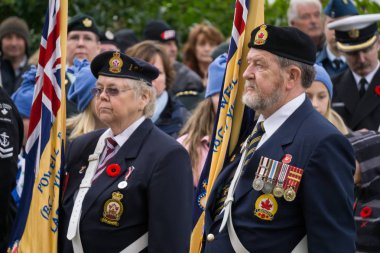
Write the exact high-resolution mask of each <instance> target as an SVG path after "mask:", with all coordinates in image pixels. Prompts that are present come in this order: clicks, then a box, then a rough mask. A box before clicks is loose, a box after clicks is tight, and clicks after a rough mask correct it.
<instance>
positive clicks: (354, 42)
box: [328, 14, 380, 131]
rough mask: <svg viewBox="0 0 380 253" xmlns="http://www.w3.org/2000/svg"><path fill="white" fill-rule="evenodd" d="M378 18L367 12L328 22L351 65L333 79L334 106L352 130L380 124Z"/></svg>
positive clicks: (372, 128)
mask: <svg viewBox="0 0 380 253" xmlns="http://www.w3.org/2000/svg"><path fill="white" fill-rule="evenodd" d="M379 20H380V14H366V15H355V16H351V17H346V18H343V19H340V20H337V21H334V22H331V23H329V24H328V27H329V28H330V29H334V30H335V37H336V40H337V47H338V49H339V50H340V51H341V52H342V54H343V55H344V56H345V58H346V60H347V64H348V67H349V68H348V69H347V70H346V71H345V72H343V73H342V74H340V75H338V76H336V77H334V78H333V79H332V82H333V84H334V95H333V100H332V107H333V108H334V110H335V111H336V112H337V113H339V115H340V116H341V117H342V118H343V120H344V122H345V123H346V125H347V126H348V127H349V128H350V129H352V130H353V131H356V130H361V129H368V130H374V131H376V130H378V129H379V125H380V99H379V96H380V86H379V84H380V63H379V59H378V53H379V50H380V42H379V34H378V26H377V22H378V21H379Z"/></svg>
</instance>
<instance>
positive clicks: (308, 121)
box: [203, 99, 355, 253]
mask: <svg viewBox="0 0 380 253" xmlns="http://www.w3.org/2000/svg"><path fill="white" fill-rule="evenodd" d="M285 154H290V155H292V160H291V162H290V165H293V166H296V167H298V168H302V169H303V170H304V173H303V177H302V180H301V183H300V187H299V189H298V193H297V196H296V198H295V200H294V201H292V202H287V201H286V200H284V198H276V200H277V203H278V210H277V213H276V214H275V215H274V218H273V220H272V221H267V220H262V219H260V218H258V217H256V216H255V215H254V209H255V202H256V200H257V199H258V197H259V196H261V195H262V194H263V193H262V192H258V191H255V190H254V189H253V188H252V181H253V179H254V177H255V173H256V169H257V167H258V165H259V161H260V157H261V156H266V157H268V158H271V159H274V160H277V161H281V160H282V158H283V157H284V155H285ZM239 160H240V158H239V159H235V160H234V161H233V162H232V163H230V164H229V165H227V166H226V167H225V168H224V169H223V170H222V172H221V173H220V175H219V176H218V178H217V179H216V181H215V185H214V187H213V189H212V191H211V193H210V196H209V201H208V203H207V206H206V213H205V228H204V238H205V241H204V243H203V252H207V253H209V252H218V253H224V252H225V253H227V252H234V251H233V249H232V245H231V243H230V240H229V237H228V233H227V227H225V228H224V230H223V231H222V232H220V233H219V232H218V231H219V227H220V225H221V221H222V216H223V215H219V216H217V217H216V219H215V220H213V219H212V218H211V211H210V210H212V209H213V205H214V202H215V197H216V189H217V188H218V186H219V185H220V184H222V183H223V182H224V181H225V180H226V178H227V177H228V176H229V175H230V173H231V171H233V170H234V169H235V168H236V167H237V165H238V163H239ZM354 164H355V162H354V155H353V150H352V147H351V146H350V144H349V142H348V141H347V139H346V138H345V137H344V136H343V135H342V134H340V132H339V131H338V130H337V129H336V128H335V127H334V126H333V125H332V124H330V122H328V121H327V120H326V119H325V118H323V116H321V115H320V114H319V113H318V112H317V111H315V110H314V109H313V107H312V105H311V103H310V101H309V100H308V99H306V100H305V102H304V103H303V104H302V105H301V106H300V107H299V108H298V109H297V110H296V111H295V112H294V113H293V114H292V115H291V116H290V117H289V118H288V119H287V120H286V121H285V122H284V123H283V124H282V125H281V126H280V128H279V129H278V130H277V131H276V132H275V133H274V134H273V135H272V136H271V137H270V138H269V139H268V140H267V141H266V142H265V143H264V144H263V145H262V146H261V147H260V148H259V149H258V150H257V151H256V152H255V154H254V155H253V157H252V158H251V160H250V162H249V164H248V165H247V166H248V167H247V169H245V171H244V172H243V174H242V176H241V178H240V181H239V183H238V185H237V188H236V191H235V194H234V202H233V206H232V217H233V224H234V227H235V230H236V233H237V235H238V237H239V239H240V241H241V242H242V244H243V245H244V247H245V248H246V249H247V250H248V251H249V252H255V253H259V252H265V253H272V252H273V253H279V252H281V253H286V252H291V251H292V250H293V249H294V247H295V246H296V245H297V244H298V243H299V241H300V240H301V239H302V238H303V237H304V236H305V235H306V234H307V237H308V248H309V253H314V252H324V253H327V252H331V253H332V252H333V253H339V252H342V253H354V252H355V225H354V219H353V196H354V183H353V173H354ZM210 233H211V234H213V235H214V236H215V239H214V240H213V241H207V240H206V238H207V235H208V234H210Z"/></svg>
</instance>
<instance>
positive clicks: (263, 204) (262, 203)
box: [254, 194, 278, 221]
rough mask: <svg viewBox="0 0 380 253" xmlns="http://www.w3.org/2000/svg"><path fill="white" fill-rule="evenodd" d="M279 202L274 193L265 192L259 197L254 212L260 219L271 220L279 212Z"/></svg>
mask: <svg viewBox="0 0 380 253" xmlns="http://www.w3.org/2000/svg"><path fill="white" fill-rule="evenodd" d="M277 209H278V204H277V201H276V199H275V198H274V197H273V195H272V194H263V195H261V196H260V197H258V198H257V200H256V203H255V210H254V214H255V216H257V217H258V218H259V219H262V220H268V221H271V220H273V218H274V215H275V214H276V213H277Z"/></svg>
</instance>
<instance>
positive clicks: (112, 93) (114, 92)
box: [91, 87, 133, 97]
mask: <svg viewBox="0 0 380 253" xmlns="http://www.w3.org/2000/svg"><path fill="white" fill-rule="evenodd" d="M132 89H133V88H127V89H123V90H122V89H118V88H115V87H108V88H105V89H104V88H97V87H95V88H92V89H91V94H92V95H94V96H95V97H99V96H100V95H101V94H102V93H103V91H104V92H105V93H106V95H107V96H109V97H116V96H117V95H119V94H120V92H124V91H128V90H132Z"/></svg>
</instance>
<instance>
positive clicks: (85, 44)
mask: <svg viewBox="0 0 380 253" xmlns="http://www.w3.org/2000/svg"><path fill="white" fill-rule="evenodd" d="M99 36H100V34H99V29H98V27H97V26H96V23H95V20H94V19H93V18H92V17H91V16H89V15H85V14H78V15H76V16H74V17H71V18H70V19H69V21H68V26H67V56H66V60H67V64H68V66H71V65H73V63H74V58H77V59H79V60H83V59H87V60H88V61H90V62H91V61H92V59H94V57H95V56H96V55H98V54H99V53H100V41H99Z"/></svg>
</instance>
